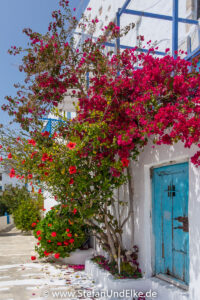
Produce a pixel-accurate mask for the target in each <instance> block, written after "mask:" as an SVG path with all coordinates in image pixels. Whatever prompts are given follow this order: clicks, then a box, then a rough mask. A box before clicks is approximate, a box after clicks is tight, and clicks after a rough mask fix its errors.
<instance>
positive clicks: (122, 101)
mask: <svg viewBox="0 0 200 300" xmlns="http://www.w3.org/2000/svg"><path fill="white" fill-rule="evenodd" d="M60 5H61V8H62V9H63V10H64V11H62V10H60V11H56V12H53V14H52V16H53V18H54V22H52V23H51V24H50V25H49V30H48V32H47V34H45V35H41V34H39V33H35V32H32V31H31V30H30V29H27V30H25V33H26V34H27V35H28V37H29V38H30V47H29V49H27V50H26V51H27V52H26V54H25V56H24V58H23V64H22V66H21V67H20V69H21V70H22V71H24V72H25V73H26V75H27V77H26V80H25V85H22V86H20V85H18V86H16V87H17V88H18V89H19V90H18V92H17V96H16V97H15V98H11V97H7V100H8V105H4V106H3V109H4V110H8V112H9V114H11V115H14V116H15V120H16V121H17V122H19V123H20V124H21V126H22V128H23V129H25V130H27V131H29V136H28V138H27V137H26V138H25V137H24V138H23V137H19V138H18V137H10V138H9V139H8V138H4V136H3V137H2V145H3V149H4V152H5V153H4V154H6V155H7V159H6V160H5V162H6V163H9V165H10V166H12V169H11V172H10V176H11V177H14V176H16V177H17V176H18V178H20V179H26V180H29V181H30V180H31V182H34V183H37V184H38V183H40V184H43V183H44V184H45V185H44V186H45V187H46V188H48V190H49V191H50V192H51V193H52V194H53V195H54V196H55V197H56V200H57V201H59V202H61V203H62V204H63V205H69V206H70V207H71V208H73V215H74V216H76V209H77V211H78V212H79V213H81V215H82V219H83V220H84V222H85V223H86V224H89V225H90V226H91V227H92V230H93V232H94V234H95V235H96V237H97V239H98V240H99V241H100V243H101V244H102V246H103V248H104V249H105V250H106V251H107V252H108V253H109V255H110V257H111V260H113V261H115V263H116V264H117V263H118V260H119V259H120V258H121V257H124V259H125V260H126V259H127V257H126V252H127V251H126V249H125V248H124V246H123V243H122V234H123V227H124V225H125V224H126V222H127V221H128V219H129V218H130V216H131V215H133V209H132V200H133V189H132V187H131V184H132V183H131V179H130V175H131V172H132V170H131V164H130V159H133V160H134V159H136V158H137V157H138V155H139V153H140V152H141V150H143V148H144V147H145V145H147V143H148V141H149V140H150V139H151V140H153V142H154V144H157V145H162V144H166V145H172V144H174V143H176V142H178V141H181V142H182V143H183V146H184V147H187V148H189V147H191V146H193V145H196V146H197V148H196V149H198V147H200V140H199V136H200V118H199V113H200V106H199V103H200V75H199V74H198V73H197V72H196V71H195V66H192V65H191V63H189V62H187V61H185V60H184V59H181V58H180V56H178V58H177V59H174V58H173V57H171V56H170V55H169V54H168V49H167V50H166V56H164V57H161V58H160V57H156V56H154V49H153V48H152V47H151V45H150V42H149V43H148V45H149V47H150V48H149V51H148V52H147V53H140V52H138V49H137V48H136V47H135V48H134V49H126V50H124V51H121V52H120V51H119V50H118V51H117V53H116V54H114V53H113V52H112V51H110V52H105V51H104V48H105V45H104V43H105V42H106V41H109V40H112V39H113V38H116V37H119V36H120V37H122V36H123V34H126V33H127V32H128V31H129V30H130V29H131V28H132V27H133V26H134V25H133V24H132V25H129V26H127V27H126V28H125V29H123V30H122V31H121V30H119V28H118V27H117V26H116V25H115V24H114V23H110V24H109V25H108V26H107V27H104V28H103V29H102V31H103V34H102V36H100V37H99V38H98V39H97V41H95V40H94V39H93V38H92V34H93V33H94V31H95V24H96V23H98V20H97V19H95V20H91V21H90V20H88V19H87V18H86V17H83V19H82V20H81V21H80V22H79V25H78V22H77V20H76V19H75V17H74V16H73V15H72V16H71V15H70V10H69V8H68V1H67V2H66V1H61V3H60ZM66 22H67V24H68V27H67V29H66V26H65V25H66ZM77 27H78V30H79V29H80V30H83V29H84V30H85V31H86V32H90V34H91V36H90V37H89V38H86V39H85V40H83V42H82V43H79V46H78V47H76V46H75V39H74V38H71V37H72V34H73V30H72V29H74V28H76V29H77ZM70 38H71V39H70ZM139 39H140V42H142V40H143V37H139ZM21 50H22V49H20V48H16V47H13V48H12V50H11V51H10V52H11V53H14V54H17V53H18V52H20V51H21ZM136 67H137V68H136ZM86 74H89V77H90V80H89V81H90V82H89V86H88V84H87V82H86ZM66 95H69V96H70V97H71V99H72V100H73V99H74V100H76V102H77V106H76V114H77V115H76V118H74V120H72V121H71V122H69V121H68V120H67V119H66V118H65V116H63V115H59V113H58V111H57V112H56V110H55V107H57V106H58V105H59V104H61V103H62V101H63V99H64V97H65V96H66ZM67 99H69V97H68V98H65V101H67ZM52 107H54V109H53V108H52ZM52 109H53V111H54V113H55V114H57V115H58V116H59V117H60V118H62V122H60V123H59V126H58V128H56V129H55V132H54V134H53V135H50V134H49V133H48V132H46V131H45V132H43V133H41V129H42V122H41V120H40V118H41V117H42V116H43V115H46V114H47V113H48V112H50V111H52ZM4 135H5V133H4ZM10 145H12V146H13V147H12V151H11V149H10V148H7V146H10ZM191 160H192V162H193V163H194V164H195V165H196V166H198V165H199V164H200V151H196V154H195V155H194V156H193V157H192V158H191ZM125 183H127V184H128V187H129V205H128V209H127V211H126V214H125V215H124V209H123V205H124V201H123V200H124V199H120V197H118V196H117V197H116V194H115V191H116V189H117V188H119V187H121V186H123V185H124V184H125ZM126 204H127V203H126ZM74 205H75V206H76V207H74ZM116 206H117V210H118V211H117V212H116ZM74 208H75V210H74ZM121 211H123V214H122V215H120V212H121ZM41 239H42V238H41V236H40V240H41ZM58 253H60V252H56V256H59V255H57V254H58Z"/></svg>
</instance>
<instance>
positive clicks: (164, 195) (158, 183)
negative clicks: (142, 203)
mask: <svg viewBox="0 0 200 300" xmlns="http://www.w3.org/2000/svg"><path fill="white" fill-rule="evenodd" d="M188 177H189V176H188V163H187V162H186V163H181V164H175V165H168V166H164V167H160V168H154V169H153V178H152V184H153V189H152V190H153V201H152V204H153V210H152V211H153V233H154V236H155V275H159V274H162V275H166V276H170V278H173V279H175V280H177V281H178V282H181V283H183V284H185V285H188V284H189V233H188V231H189V230H188V229H189V228H188V227H189V225H188V190H189V178H188Z"/></svg>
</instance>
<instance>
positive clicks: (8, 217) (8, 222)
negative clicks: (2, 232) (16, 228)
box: [4, 212, 10, 224]
mask: <svg viewBox="0 0 200 300" xmlns="http://www.w3.org/2000/svg"><path fill="white" fill-rule="evenodd" d="M4 215H5V216H6V217H7V224H10V216H9V214H8V213H7V212H5V214H4Z"/></svg>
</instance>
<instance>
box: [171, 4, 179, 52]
mask: <svg viewBox="0 0 200 300" xmlns="http://www.w3.org/2000/svg"><path fill="white" fill-rule="evenodd" d="M177 51H178V0H173V18H172V55H173V57H174V58H177Z"/></svg>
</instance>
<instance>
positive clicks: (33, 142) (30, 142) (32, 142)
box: [28, 139, 36, 146]
mask: <svg viewBox="0 0 200 300" xmlns="http://www.w3.org/2000/svg"><path fill="white" fill-rule="evenodd" d="M28 144H30V145H33V146H35V145H36V141H35V140H33V139H31V140H28Z"/></svg>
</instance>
